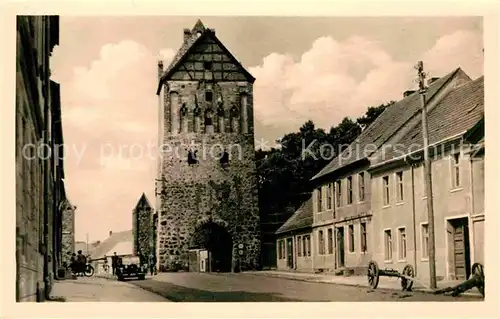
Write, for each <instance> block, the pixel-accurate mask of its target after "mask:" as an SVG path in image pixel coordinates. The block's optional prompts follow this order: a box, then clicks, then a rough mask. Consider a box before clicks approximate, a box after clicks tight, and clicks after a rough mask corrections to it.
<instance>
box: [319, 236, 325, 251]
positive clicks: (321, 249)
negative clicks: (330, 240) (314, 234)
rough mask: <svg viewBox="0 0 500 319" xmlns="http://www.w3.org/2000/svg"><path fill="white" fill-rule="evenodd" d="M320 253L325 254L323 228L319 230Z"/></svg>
mask: <svg viewBox="0 0 500 319" xmlns="http://www.w3.org/2000/svg"><path fill="white" fill-rule="evenodd" d="M318 254H320V255H324V254H325V238H324V236H323V231H322V230H320V231H319V232H318Z"/></svg>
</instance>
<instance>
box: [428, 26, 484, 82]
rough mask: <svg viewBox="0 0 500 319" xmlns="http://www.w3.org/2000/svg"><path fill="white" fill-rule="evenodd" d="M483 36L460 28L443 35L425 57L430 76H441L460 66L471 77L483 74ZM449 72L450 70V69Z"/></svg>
mask: <svg viewBox="0 0 500 319" xmlns="http://www.w3.org/2000/svg"><path fill="white" fill-rule="evenodd" d="M483 47H484V44H483V38H482V35H481V34H477V33H474V32H471V31H463V30H459V31H456V32H454V33H452V34H448V35H445V36H443V37H441V38H440V39H439V40H438V41H437V42H436V44H435V45H434V47H433V48H432V49H431V50H429V51H428V52H427V53H426V54H425V55H424V58H423V61H424V66H425V67H426V69H428V73H429V76H440V75H441V74H443V73H445V72H447V69H448V70H449V69H450V68H453V67H458V66H460V67H461V68H462V69H463V70H464V71H465V72H466V73H467V74H468V75H469V76H470V77H471V78H473V79H475V78H477V77H479V76H481V75H483V63H484V56H483ZM448 72H449V71H448Z"/></svg>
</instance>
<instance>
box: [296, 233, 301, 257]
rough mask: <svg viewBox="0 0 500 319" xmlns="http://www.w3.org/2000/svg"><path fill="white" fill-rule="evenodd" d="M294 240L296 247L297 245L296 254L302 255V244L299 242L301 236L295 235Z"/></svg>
mask: <svg viewBox="0 0 500 319" xmlns="http://www.w3.org/2000/svg"><path fill="white" fill-rule="evenodd" d="M295 242H296V247H297V256H298V257H301V256H302V245H301V244H300V243H301V236H297V237H296V238H295Z"/></svg>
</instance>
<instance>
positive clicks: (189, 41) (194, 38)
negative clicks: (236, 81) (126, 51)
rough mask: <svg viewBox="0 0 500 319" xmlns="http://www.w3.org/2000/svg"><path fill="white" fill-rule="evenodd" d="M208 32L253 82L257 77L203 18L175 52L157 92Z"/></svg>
mask: <svg viewBox="0 0 500 319" xmlns="http://www.w3.org/2000/svg"><path fill="white" fill-rule="evenodd" d="M198 32H201V35H200V36H198V34H197V33H198ZM207 33H211V34H212V37H213V38H214V40H215V41H216V43H217V44H218V45H219V46H220V47H221V49H222V50H224V51H225V53H226V54H227V55H228V56H229V57H230V58H231V59H232V60H233V61H234V62H235V63H236V64H237V65H239V66H240V67H241V69H242V71H243V72H244V73H245V75H246V76H247V78H248V79H249V80H250V81H251V82H253V81H254V80H255V78H254V77H253V76H252V75H251V74H250V73H248V71H247V70H246V69H245V68H244V67H243V66H242V65H241V63H240V62H239V61H238V60H237V59H236V58H235V57H234V56H233V55H232V54H231V52H229V50H228V49H227V48H226V47H225V46H224V44H222V43H221V42H220V41H219V39H217V37H216V36H215V35H214V34H213V31H212V30H210V29H207V28H205V26H204V25H203V23H202V22H201V20H199V19H198V21H197V22H196V24H195V26H194V27H193V29H192V30H191V36H189V37H188V38H186V39H185V40H184V42H183V43H182V45H181V47H180V48H179V50H178V51H177V53H176V54H175V56H174V58H173V59H172V62H170V65H169V66H168V67H167V68H166V69H165V71H164V72H163V75H162V76H161V78H160V83H159V86H158V90H157V94H159V92H160V89H161V84H162V83H163V82H164V81H165V80H166V79H167V78H168V77H169V76H170V75H171V73H172V71H173V70H174V69H175V68H176V67H177V65H178V64H179V63H180V62H181V60H182V59H183V58H184V56H186V55H187V53H188V52H189V51H190V50H191V48H193V47H194V45H195V44H196V43H198V42H199V41H201V40H202V39H203V38H204V37H205V36H206V35H207Z"/></svg>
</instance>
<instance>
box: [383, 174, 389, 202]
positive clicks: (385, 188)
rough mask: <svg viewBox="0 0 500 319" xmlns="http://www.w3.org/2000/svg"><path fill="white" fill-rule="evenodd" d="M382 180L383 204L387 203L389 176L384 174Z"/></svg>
mask: <svg viewBox="0 0 500 319" xmlns="http://www.w3.org/2000/svg"><path fill="white" fill-rule="evenodd" d="M382 181H383V195H384V206H387V205H389V176H384V177H383V178H382Z"/></svg>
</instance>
